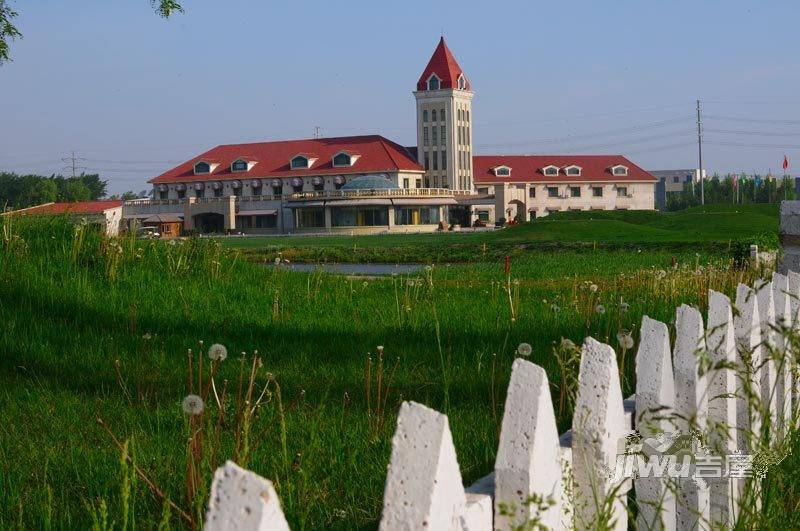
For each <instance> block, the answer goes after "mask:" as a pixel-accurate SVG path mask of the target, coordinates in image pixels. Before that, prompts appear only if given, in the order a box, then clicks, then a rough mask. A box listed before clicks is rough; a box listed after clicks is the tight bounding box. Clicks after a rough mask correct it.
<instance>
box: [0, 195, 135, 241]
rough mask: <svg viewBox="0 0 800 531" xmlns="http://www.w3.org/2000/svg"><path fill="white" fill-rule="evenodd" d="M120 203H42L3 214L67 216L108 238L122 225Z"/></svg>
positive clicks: (112, 201) (117, 201)
mask: <svg viewBox="0 0 800 531" xmlns="http://www.w3.org/2000/svg"><path fill="white" fill-rule="evenodd" d="M122 209H123V207H122V201H120V200H106V201H77V202H74V203H44V204H42V205H37V206H33V207H29V208H21V209H19V210H12V211H9V212H6V213H4V214H3V215H6V216H11V215H13V216H16V215H19V216H68V217H69V218H70V219H72V220H74V221H76V222H81V223H87V224H90V225H96V226H97V227H98V228H99V229H100V230H102V231H103V232H105V233H106V234H108V235H109V236H116V235H117V234H119V230H120V225H121V223H122V219H123V217H122Z"/></svg>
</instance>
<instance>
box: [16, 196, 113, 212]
mask: <svg viewBox="0 0 800 531" xmlns="http://www.w3.org/2000/svg"><path fill="white" fill-rule="evenodd" d="M121 206H122V201H121V200H119V199H110V200H106V201H76V202H74V203H45V204H43V205H38V206H34V207H29V208H22V209H20V210H15V211H12V212H13V213H15V214H25V215H28V214H35V215H58V214H77V215H81V214H86V215H91V214H102V213H103V212H105V211H106V210H110V209H112V208H118V207H121Z"/></svg>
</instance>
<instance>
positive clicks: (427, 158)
mask: <svg viewBox="0 0 800 531" xmlns="http://www.w3.org/2000/svg"><path fill="white" fill-rule="evenodd" d="M425 169H426V170H429V169H431V161H430V159H429V157H428V152H427V151H426V152H425Z"/></svg>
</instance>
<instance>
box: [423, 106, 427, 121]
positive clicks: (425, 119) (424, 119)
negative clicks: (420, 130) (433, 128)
mask: <svg viewBox="0 0 800 531" xmlns="http://www.w3.org/2000/svg"><path fill="white" fill-rule="evenodd" d="M422 121H423V122H427V121H428V109H425V110H423V111H422Z"/></svg>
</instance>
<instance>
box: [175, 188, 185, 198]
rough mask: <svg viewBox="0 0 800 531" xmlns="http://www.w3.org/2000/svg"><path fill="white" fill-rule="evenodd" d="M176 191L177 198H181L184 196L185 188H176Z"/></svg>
mask: <svg viewBox="0 0 800 531" xmlns="http://www.w3.org/2000/svg"><path fill="white" fill-rule="evenodd" d="M177 193H178V199H183V198H184V197H186V190H177Z"/></svg>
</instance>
